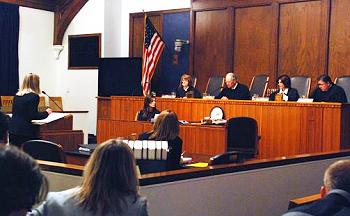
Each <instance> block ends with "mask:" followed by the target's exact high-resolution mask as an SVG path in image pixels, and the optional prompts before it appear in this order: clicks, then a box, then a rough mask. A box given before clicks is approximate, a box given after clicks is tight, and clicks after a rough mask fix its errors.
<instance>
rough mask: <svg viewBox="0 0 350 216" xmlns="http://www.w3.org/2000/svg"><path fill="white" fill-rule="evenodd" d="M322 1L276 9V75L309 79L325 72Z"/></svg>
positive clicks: (323, 11) (290, 4) (324, 34)
mask: <svg viewBox="0 0 350 216" xmlns="http://www.w3.org/2000/svg"><path fill="white" fill-rule="evenodd" d="M325 2H326V1H307V2H297V3H288V4H282V5H281V6H280V27H279V28H280V30H279V52H278V59H279V62H278V73H279V75H281V74H289V75H291V76H294V75H305V76H310V77H311V78H312V80H313V83H316V78H317V76H319V75H320V74H323V73H325V72H326V68H325V65H326V52H327V47H326V42H327V41H326V40H327V31H326V27H327V14H326V11H327V10H325V9H324V7H325V6H327V5H326V4H325ZM312 86H313V85H312Z"/></svg>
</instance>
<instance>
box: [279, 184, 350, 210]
mask: <svg viewBox="0 0 350 216" xmlns="http://www.w3.org/2000/svg"><path fill="white" fill-rule="evenodd" d="M349 199H350V194H349V193H347V192H346V191H343V190H332V191H331V192H330V193H329V194H328V195H327V196H326V197H325V198H323V199H321V200H319V201H316V202H313V203H311V204H309V205H303V206H300V207H296V208H293V209H291V210H289V211H288V212H287V213H286V214H284V215H283V216H293V215H296V213H299V215H301V214H300V213H304V214H306V215H314V216H332V215H333V216H346V215H350V200H349Z"/></svg>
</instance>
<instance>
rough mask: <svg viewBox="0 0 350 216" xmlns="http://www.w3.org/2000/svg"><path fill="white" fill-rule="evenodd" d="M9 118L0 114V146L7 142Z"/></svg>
mask: <svg viewBox="0 0 350 216" xmlns="http://www.w3.org/2000/svg"><path fill="white" fill-rule="evenodd" d="M8 128H9V117H8V116H7V115H5V114H4V113H2V112H0V144H6V143H7V140H8Z"/></svg>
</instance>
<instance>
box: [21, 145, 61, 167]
mask: <svg viewBox="0 0 350 216" xmlns="http://www.w3.org/2000/svg"><path fill="white" fill-rule="evenodd" d="M22 149H23V151H24V152H26V153H28V154H29V155H30V156H32V157H33V158H35V159H37V160H45V161H53V162H59V163H66V158H65V154H64V152H63V149H62V146H61V145H59V144H56V143H53V142H50V141H46V140H30V141H27V142H24V143H23V144H22Z"/></svg>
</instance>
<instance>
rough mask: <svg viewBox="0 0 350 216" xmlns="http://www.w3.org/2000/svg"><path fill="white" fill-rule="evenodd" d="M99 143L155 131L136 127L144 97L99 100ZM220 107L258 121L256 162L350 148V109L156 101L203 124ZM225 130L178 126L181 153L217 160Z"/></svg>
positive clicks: (181, 116) (223, 145)
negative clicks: (136, 118)
mask: <svg viewBox="0 0 350 216" xmlns="http://www.w3.org/2000/svg"><path fill="white" fill-rule="evenodd" d="M97 100H98V107H97V109H98V110H97V141H98V143H101V142H103V141H105V140H107V139H109V138H116V137H126V138H128V137H130V135H131V134H132V133H141V132H144V131H148V130H150V129H151V128H152V124H151V123H148V122H138V121H135V120H134V119H135V114H136V112H137V111H139V110H140V109H142V107H143V97H128V96H112V97H98V98H97ZM214 106H219V107H221V108H222V109H223V110H224V113H225V119H229V118H231V117H238V116H248V117H252V118H254V119H256V120H257V122H258V129H259V135H260V136H261V140H260V142H259V155H258V158H272V157H279V156H291V155H297V154H305V153H315V152H326V151H336V150H341V149H349V148H350V104H340V103H296V102H271V101H266V102H261V101H237V100H204V99H177V98H157V109H158V110H165V109H171V110H173V111H175V112H176V113H177V115H178V117H179V120H186V121H189V122H191V121H200V120H201V119H203V118H204V117H205V116H209V113H210V110H211V109H212V108H213V107H214ZM226 136H227V128H226V126H211V125H197V124H186V125H181V126H180V137H181V138H182V140H183V151H186V152H187V153H191V154H206V155H215V154H219V153H223V152H225V151H226Z"/></svg>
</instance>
